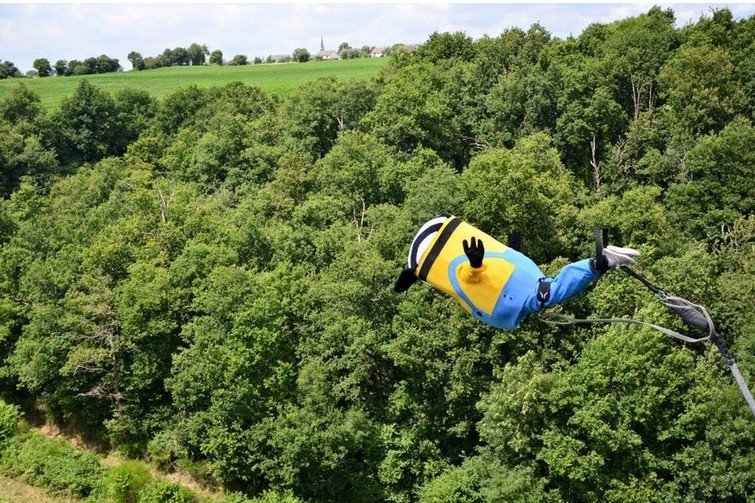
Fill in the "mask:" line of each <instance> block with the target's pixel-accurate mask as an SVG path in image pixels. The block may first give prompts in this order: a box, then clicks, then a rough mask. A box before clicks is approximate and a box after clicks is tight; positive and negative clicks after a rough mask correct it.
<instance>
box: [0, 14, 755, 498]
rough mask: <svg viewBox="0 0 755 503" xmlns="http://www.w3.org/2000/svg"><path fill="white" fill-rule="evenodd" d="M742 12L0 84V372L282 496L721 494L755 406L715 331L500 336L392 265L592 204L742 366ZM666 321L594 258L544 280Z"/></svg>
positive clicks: (157, 451) (744, 456)
mask: <svg viewBox="0 0 755 503" xmlns="http://www.w3.org/2000/svg"><path fill="white" fill-rule="evenodd" d="M753 119H755V17H750V18H747V19H742V20H736V19H734V17H733V16H732V14H731V12H730V11H729V10H727V9H721V10H716V11H714V12H712V13H711V14H710V15H708V16H705V17H702V18H700V19H699V20H698V21H697V22H695V23H692V24H689V25H687V26H684V27H683V28H676V27H675V19H674V14H673V12H672V11H671V10H670V9H669V10H666V9H662V8H658V7H653V8H652V9H650V10H649V11H648V12H647V13H646V14H642V15H640V16H637V17H633V18H627V19H624V20H621V21H617V22H614V23H610V24H592V25H590V26H589V27H588V28H587V29H585V30H584V32H583V33H581V34H580V35H579V36H578V37H569V38H567V39H560V38H556V37H553V36H551V34H549V33H548V32H547V31H546V30H545V29H544V28H543V27H542V26H540V25H537V24H535V25H533V26H531V27H530V28H528V29H526V30H523V29H519V28H512V29H508V30H506V31H504V32H503V33H501V34H499V35H497V36H486V37H483V38H481V39H479V40H476V41H475V40H472V38H471V37H469V36H467V35H466V34H464V33H433V34H432V35H431V36H430V37H429V38H428V40H427V41H426V42H425V43H424V44H423V45H421V46H420V47H419V48H418V49H417V50H416V51H413V52H407V51H405V50H398V51H396V52H395V53H394V54H393V56H392V58H391V62H390V64H389V65H388V67H387V68H386V70H384V71H383V73H382V74H381V75H380V77H379V78H377V79H375V80H373V81H370V82H347V83H344V82H338V81H336V80H335V79H332V78H324V79H320V80H317V81H314V82H311V83H309V84H306V85H304V86H302V87H301V88H300V89H299V90H298V91H296V92H295V93H293V94H292V95H291V96H290V97H288V98H286V99H284V100H281V99H278V98H275V97H272V96H268V95H266V94H265V93H264V92H262V91H261V90H259V89H257V88H254V87H250V86H247V85H244V84H241V83H234V84H229V85H227V86H225V87H219V88H213V89H200V88H198V87H196V86H190V87H187V88H184V89H181V90H179V91H176V92H175V93H174V94H172V95H170V96H169V97H167V98H166V99H164V100H163V101H159V102H158V101H157V100H155V99H154V98H153V97H152V96H150V95H149V94H148V93H146V92H144V91H140V90H125V91H121V92H119V93H117V94H115V95H110V94H108V93H107V92H105V91H103V90H100V89H98V88H97V87H95V86H93V85H91V84H90V83H88V82H87V81H82V82H81V84H80V85H79V87H78V88H77V90H76V92H75V94H73V95H72V96H70V97H68V98H67V99H65V100H64V102H63V103H62V105H61V106H60V108H59V109H58V110H55V111H53V112H50V113H48V112H46V111H45V109H44V108H43V107H42V106H41V104H40V99H39V97H38V96H37V95H36V94H35V93H34V92H32V91H30V90H29V89H28V88H26V87H25V86H24V85H23V84H20V85H19V86H18V87H17V88H15V90H14V92H13V93H12V95H10V96H9V97H8V98H7V99H5V100H4V101H2V102H0V195H2V199H0V246H1V248H0V364H1V366H0V390H2V392H3V395H5V396H9V397H11V398H9V400H18V401H24V400H26V401H29V400H31V401H33V402H34V403H36V404H37V406H38V407H40V408H41V409H42V410H44V411H45V412H46V413H47V414H48V415H49V416H50V417H51V418H53V419H55V420H56V421H59V422H61V423H64V424H67V425H71V426H72V427H75V428H78V429H80V430H82V431H86V432H88V433H89V434H91V435H95V436H97V437H99V438H100V439H101V441H102V442H104V443H107V444H108V445H109V446H110V447H112V448H113V449H118V450H120V451H121V452H124V453H127V454H128V455H130V456H133V457H145V458H147V459H150V460H153V461H154V462H156V463H162V464H163V465H165V466H169V465H171V464H172V463H175V462H184V463H185V466H191V467H193V468H192V469H193V471H194V473H195V474H199V476H201V477H203V478H204V479H205V480H207V481H209V482H210V483H212V484H218V485H222V486H224V487H227V488H232V489H234V490H240V491H243V492H245V493H247V494H248V495H258V494H261V493H262V492H263V491H266V490H281V491H291V494H293V495H295V497H297V498H299V499H301V500H302V501H310V500H311V501H393V502H409V501H427V502H431V501H432V502H483V501H595V502H598V501H601V502H602V501H628V500H632V501H745V500H746V499H747V498H751V497H752V495H753V494H755V470H753V469H752V467H753V466H755V420H753V417H752V416H751V415H750V412H749V411H748V410H747V407H746V404H745V403H744V400H743V399H742V396H741V395H740V394H739V391H738V390H737V388H736V386H735V385H734V382H733V381H732V379H731V376H730V375H729V374H728V373H727V369H726V367H725V365H724V364H723V362H722V360H721V358H720V355H719V354H718V353H717V352H716V350H715V348H713V347H710V346H705V345H696V346H685V345H683V344H680V343H678V342H677V341H673V340H670V339H668V338H665V337H664V336H662V335H660V334H658V333H657V332H652V331H649V330H647V329H643V328H637V327H626V326H609V327H606V326H595V327H583V328H570V327H552V326H548V325H544V324H541V323H539V322H538V321H537V319H528V320H526V321H525V322H524V323H523V324H522V325H521V327H520V328H519V329H518V330H517V331H516V332H505V331H496V330H495V329H492V328H490V327H487V326H485V325H482V324H480V323H479V322H477V321H476V320H475V319H474V318H472V317H471V316H469V315H468V314H467V313H466V312H465V311H463V310H462V309H460V308H459V307H458V306H457V305H456V304H455V303H454V302H453V300H451V299H449V298H448V297H446V296H443V295H441V294H438V293H436V292H434V291H432V289H430V288H428V287H421V288H412V289H411V290H410V291H409V292H407V294H405V295H401V296H399V295H396V294H394V293H393V291H392V287H393V282H394V280H395V277H396V275H397V274H398V272H399V271H400V270H401V269H402V268H403V267H405V260H406V253H407V247H408V244H409V242H410V240H411V238H412V236H413V235H414V233H415V232H416V230H417V228H418V227H419V226H420V225H421V224H422V223H423V222H425V221H426V220H428V219H429V218H431V217H432V216H434V215H437V214H439V213H451V214H455V215H457V216H460V217H462V218H464V219H465V220H467V221H469V222H471V223H473V224H474V225H476V226H477V227H479V228H480V229H483V230H484V231H485V232H487V233H489V234H491V235H494V236H497V237H499V238H501V239H504V238H505V236H506V235H508V234H509V233H511V232H513V231H519V232H520V233H521V234H522V241H523V247H524V251H525V252H526V253H527V254H528V255H530V256H531V257H532V258H533V259H534V260H535V261H536V262H537V263H538V264H540V265H541V267H542V268H543V270H544V271H546V272H548V273H549V274H553V273H555V272H556V271H557V270H558V269H559V268H560V267H561V266H563V265H564V264H565V263H566V262H567V261H570V260H577V259H581V258H586V257H588V256H590V254H591V253H592V251H591V250H592V239H591V232H592V226H593V225H609V226H611V228H612V241H613V242H615V243H617V244H620V245H624V246H631V247H634V248H637V249H639V250H641V251H642V254H643V255H642V258H641V261H640V269H641V270H642V271H643V273H644V274H646V275H647V276H648V277H650V278H651V279H652V280H653V281H655V282H657V283H658V284H662V285H669V288H670V289H672V290H673V291H674V293H677V294H679V295H682V296H684V297H686V298H689V299H690V300H692V301H695V302H698V303H703V304H705V305H706V306H707V307H708V309H709V311H710V313H711V315H712V316H713V319H714V320H716V322H717V327H718V330H719V332H720V333H721V334H722V335H723V337H724V338H725V339H726V340H727V342H728V343H729V344H730V346H731V348H732V351H733V353H734V355H735V357H736V358H737V360H738V362H739V365H740V368H741V370H742V373H743V374H744V376H745V378H746V379H747V381H748V382H749V383H750V386H751V387H752V386H753V384H755V311H754V310H753V305H755V283H753V281H752V279H753V277H754V276H755V220H754V219H753V216H752V214H753V210H754V209H755V128H753ZM562 311H563V312H565V313H568V314H572V315H578V316H582V317H585V316H596V317H633V318H636V319H641V320H645V321H651V322H654V323H659V324H664V325H667V326H671V327H675V328H677V329H681V328H682V327H681V326H680V325H679V323H678V321H677V320H675V319H673V317H672V315H671V314H670V313H668V312H667V311H666V310H665V308H663V307H662V306H661V305H660V304H659V303H658V302H657V299H655V298H654V297H653V296H652V295H651V294H650V293H649V292H647V291H646V290H644V289H643V288H642V285H639V284H637V283H634V282H632V281H631V279H627V278H626V277H624V276H622V275H620V274H619V273H617V272H613V273H609V274H608V275H607V276H606V277H605V278H603V279H602V280H600V281H599V282H598V283H597V284H596V286H595V288H594V289H593V290H592V291H591V292H589V293H588V294H586V295H583V296H581V297H580V298H578V299H575V300H573V301H571V302H570V303H568V304H567V305H566V306H564V308H563V310H562Z"/></svg>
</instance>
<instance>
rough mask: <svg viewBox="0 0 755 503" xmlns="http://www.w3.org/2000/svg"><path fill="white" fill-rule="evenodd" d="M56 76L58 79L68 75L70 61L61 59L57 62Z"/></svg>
mask: <svg viewBox="0 0 755 503" xmlns="http://www.w3.org/2000/svg"><path fill="white" fill-rule="evenodd" d="M55 75H57V76H58V77H65V76H66V75H68V61H66V60H65V59H59V60H57V61H56V62H55Z"/></svg>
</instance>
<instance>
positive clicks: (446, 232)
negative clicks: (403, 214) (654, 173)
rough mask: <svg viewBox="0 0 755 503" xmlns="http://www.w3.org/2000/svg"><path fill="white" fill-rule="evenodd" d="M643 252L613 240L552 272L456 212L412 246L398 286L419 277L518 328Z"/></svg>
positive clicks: (482, 316) (481, 314)
mask: <svg viewBox="0 0 755 503" xmlns="http://www.w3.org/2000/svg"><path fill="white" fill-rule="evenodd" d="M638 255H639V252H637V251H636V250H632V249H631V248H618V247H612V246H608V247H606V249H605V250H604V252H603V254H601V256H599V257H597V258H596V259H585V260H580V261H579V262H574V263H572V264H569V265H567V266H566V267H564V268H563V269H561V271H560V272H559V273H558V275H557V276H556V277H555V278H546V277H545V275H544V274H543V273H542V271H541V270H540V268H539V267H538V266H537V265H536V264H535V263H534V262H533V261H532V260H530V258H529V257H527V256H526V255H524V254H523V253H520V252H519V251H517V250H515V249H513V248H511V247H508V246H506V245H504V244H502V243H500V242H499V241H497V240H495V239H493V238H492V237H491V236H489V235H487V234H485V233H484V232H482V231H480V230H479V229H476V228H475V227H473V226H471V225H469V224H468V223H466V222H463V221H462V220H460V219H458V218H456V217H453V216H451V217H446V216H440V217H436V218H433V219H432V220H430V221H428V222H426V223H425V224H424V225H423V226H422V227H421V228H420V230H419V232H417V234H416V236H415V237H414V240H413V241H412V244H411V247H410V249H409V258H408V265H409V267H408V268H407V269H404V270H403V271H402V272H401V275H400V276H399V278H398V280H397V281H396V286H395V287H394V290H395V291H396V292H399V293H400V292H404V291H406V290H407V289H409V287H410V286H411V285H412V284H414V283H415V282H416V281H417V280H418V279H419V280H422V281H424V282H426V283H429V284H431V285H432V286H434V287H435V288H437V289H438V290H441V291H443V292H446V293H447V294H449V295H451V296H452V297H453V298H455V299H456V300H457V301H458V302H459V303H460V304H461V305H462V306H463V307H464V308H465V309H466V310H467V311H469V312H470V313H472V315H473V316H475V317H476V318H477V319H479V320H480V321H483V322H484V323H487V324H488V325H492V326H494V327H496V328H503V329H506V330H513V329H515V328H516V327H517V325H519V322H520V321H521V320H522V318H524V317H525V316H526V315H528V314H530V313H535V312H537V311H540V310H541V309H543V308H546V307H550V306H552V305H554V304H559V303H561V302H564V301H566V300H568V299H570V298H572V297H574V296H575V295H577V294H579V293H581V292H582V291H583V290H584V289H585V288H587V286H588V285H589V284H590V283H592V282H593V281H595V280H596V279H598V278H599V277H601V276H602V274H603V273H604V272H606V271H607V270H608V268H609V267H612V266H617V265H624V264H628V263H633V262H634V260H633V259H632V257H633V256H638Z"/></svg>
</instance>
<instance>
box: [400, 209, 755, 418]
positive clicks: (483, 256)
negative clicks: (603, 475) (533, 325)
mask: <svg viewBox="0 0 755 503" xmlns="http://www.w3.org/2000/svg"><path fill="white" fill-rule="evenodd" d="M513 241H514V242H512V240H511V239H510V240H509V245H510V246H506V245H504V244H502V243H500V242H499V241H497V240H495V239H494V238H492V237H491V236H489V235H487V234H485V233H484V232H482V231H481V230H479V229H477V228H475V227H473V226H472V225H470V224H468V223H466V222H464V221H462V220H460V219H459V218H456V217H453V216H446V215H442V216H438V217H435V218H433V219H432V220H429V221H428V222H426V223H425V224H424V225H423V226H422V227H421V228H420V229H419V231H418V232H417V234H416V235H415V236H414V239H413V240H412V244H411V246H410V247H409V257H408V267H407V268H406V269H404V270H403V271H401V274H400V275H399V277H398V279H397V281H396V284H395V286H394V290H395V291H396V292H398V293H401V292H405V291H406V290H408V289H409V287H411V286H412V285H413V284H414V283H416V282H417V280H421V281H423V282H425V283H429V284H430V285H432V286H434V287H435V288H437V289H438V290H441V291H443V292H445V293H448V294H449V295H451V296H452V297H453V298H455V299H456V300H457V301H458V302H459V303H460V304H461V305H462V306H463V307H464V308H465V309H466V310H467V311H469V312H470V313H472V315H473V316H475V317H476V318H477V319H479V320H480V321H482V322H484V323H487V324H488V325H491V326H493V327H496V328H502V329H506V330H514V329H515V328H516V327H517V326H518V325H519V323H520V322H521V320H522V319H523V318H524V317H525V316H527V315H528V314H531V313H538V312H539V311H542V310H543V309H545V308H548V307H551V306H553V305H556V304H560V303H562V302H565V301H567V300H569V299H571V298H572V297H574V296H576V295H578V294H580V293H581V292H583V291H584V290H585V289H586V288H587V287H588V286H589V285H590V284H591V283H592V282H594V281H595V280H597V279H598V278H600V277H601V276H602V275H603V274H605V273H606V272H607V271H608V270H609V269H610V268H614V267H615V268H618V269H619V270H620V271H622V272H624V273H625V274H627V275H629V276H631V277H632V278H634V279H636V280H638V281H640V282H641V283H642V284H643V285H645V286H646V287H647V288H648V289H650V291H652V292H653V293H654V294H656V295H657V296H658V298H659V299H660V301H661V302H662V303H663V304H664V305H665V306H666V307H667V308H669V309H670V310H671V311H673V312H674V313H676V314H677V315H679V316H680V317H681V318H682V320H683V321H684V322H685V323H686V324H687V325H688V326H690V327H692V328H694V329H698V330H701V331H702V332H705V333H706V335H705V336H704V337H698V338H693V337H689V336H687V335H684V334H680V333H679V332H677V331H675V330H671V329H669V328H666V327H661V326H658V325H654V324H652V323H647V322H643V321H637V320H632V319H624V318H601V319H595V318H593V319H576V318H572V317H569V316H565V315H562V314H554V313H545V314H542V313H541V314H539V319H540V320H541V321H543V322H546V323H551V324H556V325H569V324H592V323H626V324H637V325H644V326H647V327H650V328H653V329H655V330H658V331H660V332H662V333H664V334H666V335H669V336H671V337H674V338H676V339H679V340H682V341H684V342H687V343H699V342H703V341H706V340H711V341H712V342H713V343H714V344H715V345H716V347H717V348H718V350H719V351H720V352H721V355H722V356H723V358H724V361H725V362H726V365H727V366H728V367H729V370H730V371H731V373H732V376H733V377H734V380H735V381H736V383H737V386H738V387H739V389H740V391H741V392H742V395H743V396H744V398H745V401H746V402H747V405H748V407H749V408H750V410H751V411H752V413H753V414H754V415H755V399H753V396H752V393H751V392H750V390H749V388H748V387H747V384H746V383H745V381H744V378H743V377H742V374H741V373H740V371H739V369H738V368H737V365H736V362H735V361H734V357H733V356H732V354H731V352H730V351H729V348H728V347H727V346H726V343H725V342H724V340H723V338H722V337H721V336H720V335H719V334H718V332H716V329H715V326H714V324H713V320H712V319H711V317H710V315H709V314H708V311H707V310H706V309H705V307H704V306H700V305H697V304H693V303H692V302H690V301H688V300H686V299H683V298H681V297H677V296H675V295H673V294H671V293H669V292H667V291H665V290H663V289H661V288H659V287H657V286H655V285H654V284H652V283H651V282H650V281H649V280H648V279H647V278H645V277H644V276H642V275H641V274H639V273H637V272H636V271H634V270H632V269H631V268H630V267H629V265H630V264H634V263H635V260H634V258H635V257H639V256H640V252H639V251H637V250H635V249H632V248H621V247H617V246H613V245H609V244H608V228H607V227H603V229H602V235H601V232H600V228H599V227H595V257H594V258H590V259H584V260H580V261H578V262H573V263H571V264H569V265H567V266H565V267H564V268H562V269H561V271H559V273H558V274H557V275H556V276H555V277H553V278H546V277H545V275H544V274H543V273H542V271H541V270H540V268H539V267H538V266H537V265H536V264H535V263H534V262H533V261H532V260H531V259H530V258H529V257H527V256H526V255H525V254H523V253H521V252H520V251H519V250H518V249H516V248H518V246H517V244H516V243H515V241H517V240H516V239H515V240H513Z"/></svg>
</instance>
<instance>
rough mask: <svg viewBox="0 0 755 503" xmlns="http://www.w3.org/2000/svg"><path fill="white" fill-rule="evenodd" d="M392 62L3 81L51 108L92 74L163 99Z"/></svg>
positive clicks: (342, 74) (278, 90)
mask: <svg viewBox="0 0 755 503" xmlns="http://www.w3.org/2000/svg"><path fill="white" fill-rule="evenodd" d="M387 63H388V60H387V58H365V59H351V60H345V61H310V62H309V63H300V64H297V63H281V64H270V65H249V66H195V67H187V66H183V67H171V68H159V69H157V70H147V71H142V72H118V73H105V74H100V75H85V76H80V77H76V76H72V77H47V78H43V79H27V78H24V79H5V80H0V100H2V99H3V98H5V96H7V95H8V94H9V93H10V91H11V89H12V88H13V87H14V86H16V85H18V83H19V82H24V83H25V84H26V85H27V86H28V87H29V88H30V89H33V90H34V91H35V92H37V94H39V96H40V97H41V98H42V103H43V105H44V106H45V107H46V108H47V109H48V110H52V109H54V108H56V107H57V106H58V105H60V102H61V100H62V99H63V97H64V96H70V95H71V94H73V92H74V90H75V89H76V86H77V85H78V83H79V81H80V80H81V79H87V80H89V81H90V82H91V83H92V84H94V85H96V86H98V87H101V88H103V89H105V90H106V91H108V92H110V93H112V92H114V91H117V90H119V89H125V88H127V87H131V88H135V89H144V90H146V91H148V92H150V93H151V94H152V95H153V96H155V97H156V98H158V99H160V98H163V97H164V96H166V95H168V94H170V93H172V92H173V91H175V90H176V89H179V88H181V87H186V86H188V85H190V84H196V85H197V86H199V87H215V86H222V85H225V84H228V83H229V82H238V81H240V82H243V83H245V84H249V85H253V86H258V87H260V88H261V89H263V90H264V91H265V92H267V93H269V94H276V95H278V96H286V95H288V94H289V93H290V92H291V91H293V90H294V89H296V88H297V87H299V86H301V85H302V84H304V83H306V82H310V81H312V80H315V79H316V78H318V77H322V76H324V75H333V76H334V77H336V78H337V79H338V80H339V81H348V80H368V79H370V78H372V77H375V76H377V75H378V73H380V70H381V69H382V68H383V67H384V66H385V65H386V64H387Z"/></svg>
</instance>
